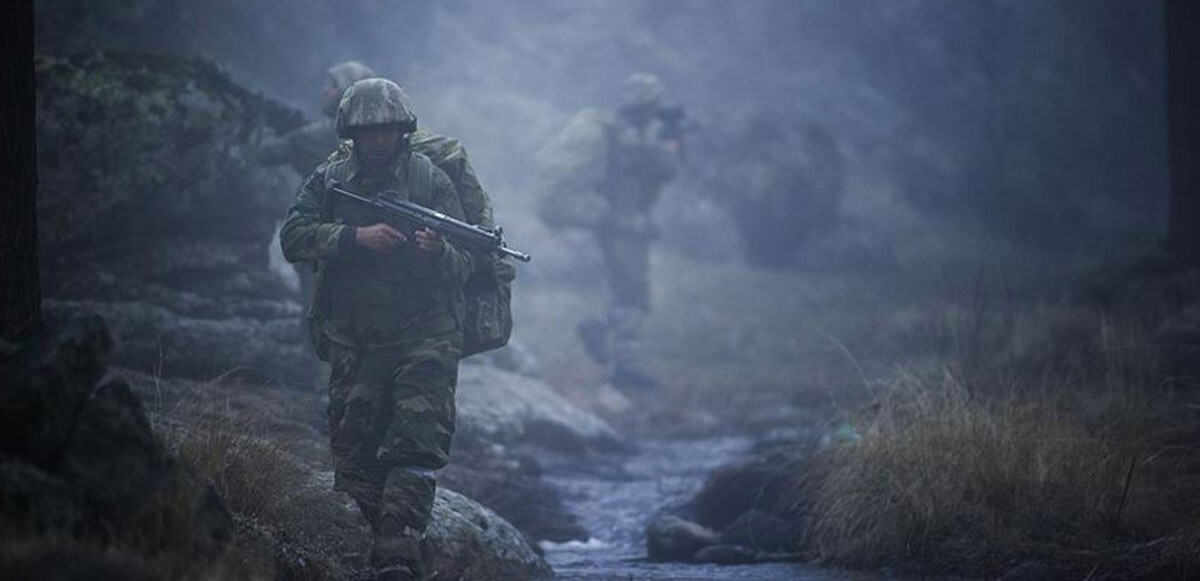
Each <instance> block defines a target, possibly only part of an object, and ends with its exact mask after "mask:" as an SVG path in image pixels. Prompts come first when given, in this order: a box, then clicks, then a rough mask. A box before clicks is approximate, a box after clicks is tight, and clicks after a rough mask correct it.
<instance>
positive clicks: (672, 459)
mask: <svg viewBox="0 0 1200 581" xmlns="http://www.w3.org/2000/svg"><path fill="white" fill-rule="evenodd" d="M751 445H752V441H751V440H749V439H747V438H741V437H723V438H705V439H691V440H650V441H645V442H642V443H641V444H640V445H639V449H638V451H637V452H636V453H635V454H633V455H630V456H623V457H620V458H617V459H614V458H608V459H602V460H597V461H596V462H594V463H593V464H591V465H587V466H579V465H571V464H567V463H564V464H561V465H556V464H555V463H549V464H548V465H547V467H546V473H547V478H548V480H550V481H551V482H553V483H554V484H556V485H557V486H559V487H560V488H561V489H562V490H563V491H564V496H565V497H566V501H567V504H568V505H569V506H570V508H571V509H572V510H573V511H574V512H575V514H577V515H580V518H581V521H582V524H583V525H584V527H586V528H587V529H588V530H589V531H591V533H592V535H593V536H592V538H591V539H589V540H588V541H587V542H586V543H583V542H570V543H543V545H542V546H543V548H544V549H546V559H547V561H549V562H550V564H551V565H552V566H553V567H554V570H555V572H556V573H557V575H558V578H559V579H568V580H581V581H582V580H587V581H601V580H603V581H622V580H634V579H668V580H689V581H690V580H713V581H717V580H728V579H745V580H751V579H752V580H755V581H783V580H814V581H815V580H822V581H836V580H851V579H853V580H859V579H862V580H867V579H870V580H875V579H881V578H883V577H882V576H881V575H879V574H878V573H859V572H848V571H839V570H833V569H826V568H821V567H815V566H811V565H802V564H796V563H764V564H753V565H696V564H686V563H652V562H649V561H647V560H646V539H645V534H644V529H645V527H646V524H647V523H648V522H649V519H650V518H651V517H652V516H653V515H654V514H655V512H657V511H658V510H659V509H660V508H662V507H664V506H667V505H669V504H673V503H675V502H679V501H682V500H684V499H687V498H690V497H691V496H692V495H693V494H695V493H696V492H697V491H698V490H699V489H700V487H701V486H702V485H703V484H704V481H705V479H706V478H707V477H708V475H709V474H710V473H711V472H712V471H713V469H715V468H717V467H718V466H721V465H723V464H727V463H729V462H731V461H733V460H736V459H737V458H739V457H741V456H742V455H743V454H745V453H746V451H747V450H748V449H749V448H750V447H751Z"/></svg>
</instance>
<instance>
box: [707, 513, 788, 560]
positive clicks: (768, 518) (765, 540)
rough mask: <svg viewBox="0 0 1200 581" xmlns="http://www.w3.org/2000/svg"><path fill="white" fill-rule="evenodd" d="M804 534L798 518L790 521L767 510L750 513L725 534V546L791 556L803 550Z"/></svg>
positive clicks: (727, 528) (732, 524) (730, 527)
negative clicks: (801, 543) (802, 535)
mask: <svg viewBox="0 0 1200 581" xmlns="http://www.w3.org/2000/svg"><path fill="white" fill-rule="evenodd" d="M802 532H803V529H801V527H800V519H799V518H798V517H795V518H791V519H787V518H784V517H781V516H779V515H777V514H772V513H769V512H766V511H763V510H758V509H750V510H748V511H746V512H744V513H742V514H741V515H739V516H738V517H737V518H736V519H734V520H733V522H731V523H729V525H727V526H726V527H725V528H724V529H722V530H721V542H722V543H726V544H730V545H738V546H742V547H750V548H753V549H754V550H756V551H765V552H787V551H795V550H797V549H798V548H799V547H800V540H801V539H800V536H801V534H802Z"/></svg>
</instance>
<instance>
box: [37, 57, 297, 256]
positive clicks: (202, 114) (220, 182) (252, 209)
mask: <svg viewBox="0 0 1200 581" xmlns="http://www.w3.org/2000/svg"><path fill="white" fill-rule="evenodd" d="M35 67H36V71H37V81H38V89H39V90H38V103H37V109H38V119H37V125H38V178H39V183H38V185H39V192H38V194H39V195H38V205H39V215H38V235H39V240H40V242H41V248H40V250H42V251H44V252H45V255H44V258H45V259H49V261H50V262H51V263H52V264H53V263H54V262H55V261H57V259H59V258H62V257H64V256H69V255H72V254H76V253H84V254H87V255H89V256H93V257H95V256H97V254H98V253H103V252H104V251H106V250H116V249H117V248H119V247H121V246H124V245H131V246H134V247H136V246H138V245H137V244H131V243H134V242H140V243H141V245H142V246H152V244H150V243H151V242H152V241H153V240H154V239H155V238H161V237H170V236H174V235H179V234H187V235H188V236H189V237H191V238H202V237H208V236H211V237H217V238H226V239H241V240H247V239H250V240H258V241H262V242H264V243H265V242H266V241H267V240H270V238H271V231H272V229H273V227H274V222H275V221H276V220H278V219H279V218H280V217H281V216H282V215H283V211H284V210H285V209H286V208H287V205H288V203H289V202H290V196H291V195H294V193H295V190H294V189H291V187H292V186H294V185H296V184H295V183H294V182H291V181H289V178H288V177H287V176H289V174H287V173H286V172H284V171H283V170H275V169H267V168H260V167H258V166H257V164H254V163H252V162H253V159H252V156H251V153H252V150H253V148H254V147H255V146H256V144H257V143H258V142H259V141H261V140H262V139H264V138H265V137H266V136H267V135H271V134H274V133H275V132H276V131H277V130H282V129H284V128H286V127H288V126H289V125H290V124H291V123H292V122H294V121H295V119H294V118H293V119H289V118H288V116H287V115H286V114H284V115H281V114H280V111H281V110H282V109H283V108H282V107H280V106H279V105H277V104H275V103H273V102H271V101H269V100H268V99H266V98H264V97H261V96H259V95H256V94H253V93H251V92H250V91H248V90H246V89H244V88H242V87H240V86H238V85H237V84H235V83H233V82H232V81H231V80H230V79H229V77H228V76H227V75H226V74H225V73H224V72H223V71H222V70H221V69H220V68H218V67H217V66H216V65H215V64H213V63H212V62H210V61H207V60H204V59H202V58H196V57H182V56H172V55H149V54H131V53H114V52H94V53H89V54H83V55H78V56H73V57H70V58H66V59H61V58H50V57H39V58H38V59H37V60H36V62H35ZM80 160H86V162H87V163H86V164H81V163H79V162H80ZM292 179H294V178H292ZM262 259H263V261H265V260H266V254H265V252H264V253H263V257H262Z"/></svg>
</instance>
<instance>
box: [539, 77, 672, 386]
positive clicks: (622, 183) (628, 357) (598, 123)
mask: <svg viewBox="0 0 1200 581" xmlns="http://www.w3.org/2000/svg"><path fill="white" fill-rule="evenodd" d="M621 89H622V90H621V96H622V104H621V106H620V108H619V109H618V110H617V112H616V113H615V114H610V113H606V112H601V111H595V110H585V111H582V112H580V113H578V114H577V115H576V116H575V117H574V118H573V119H572V120H571V122H570V123H569V124H568V126H567V127H566V128H565V129H564V130H563V131H562V132H561V133H560V134H559V135H558V136H557V137H556V138H555V139H554V140H553V141H552V142H551V143H550V144H549V145H548V146H547V147H545V148H544V149H543V150H542V152H541V154H540V161H541V164H542V171H543V178H544V179H545V180H546V181H547V183H548V185H547V188H548V190H549V191H548V192H547V194H548V195H547V196H546V197H545V198H543V200H542V204H541V206H540V208H539V215H540V217H541V218H542V220H543V222H545V223H546V224H547V225H549V226H551V227H553V228H564V227H578V228H585V229H588V230H591V231H592V232H593V233H594V234H595V236H596V241H597V243H598V244H599V247H600V251H601V255H602V256H603V260H604V270H605V274H606V278H607V280H608V291H609V305H608V308H607V310H606V312H605V313H604V314H603V315H602V316H598V317H594V318H590V319H586V320H584V321H583V322H581V323H580V324H579V327H578V331H579V334H580V338H581V339H582V341H583V344H584V346H585V347H586V348H587V350H588V353H589V354H590V355H591V356H592V358H593V359H595V360H596V361H597V362H598V363H600V364H602V365H606V366H608V369H609V380H610V382H611V383H612V384H613V385H614V386H615V387H618V388H632V389H649V388H654V387H657V386H658V381H657V380H656V379H655V378H654V377H653V376H652V375H651V374H650V373H649V372H648V371H647V370H646V367H645V363H644V361H643V358H642V351H643V349H642V344H641V339H642V327H643V321H644V319H645V318H646V315H647V313H648V312H649V310H650V304H651V301H650V277H649V268H650V263H649V257H650V245H651V242H653V240H654V239H655V238H656V237H657V229H656V227H655V225H654V223H653V219H652V217H651V210H652V209H653V207H654V204H655V202H657V201H658V198H659V197H660V196H661V194H662V189H663V187H664V186H665V185H666V184H667V183H668V182H670V181H671V180H672V179H673V178H674V177H675V174H676V173H677V171H678V166H679V163H680V161H681V153H682V141H681V133H680V132H679V131H677V129H678V127H677V126H676V125H674V124H675V123H677V122H678V119H677V117H678V116H679V113H678V111H680V110H679V109H676V108H668V107H664V105H663V97H664V95H665V93H666V87H665V85H664V84H663V82H662V81H661V80H660V79H659V78H658V77H657V76H655V75H652V74H649V73H636V74H633V75H631V76H630V77H628V78H627V79H626V80H625V81H624V83H623V85H622V87H621Z"/></svg>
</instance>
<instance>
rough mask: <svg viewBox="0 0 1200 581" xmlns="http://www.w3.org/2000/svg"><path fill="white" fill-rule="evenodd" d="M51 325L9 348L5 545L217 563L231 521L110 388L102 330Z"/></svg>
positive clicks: (1, 404) (84, 322) (123, 391)
mask: <svg viewBox="0 0 1200 581" xmlns="http://www.w3.org/2000/svg"><path fill="white" fill-rule="evenodd" d="M48 326H49V328H50V329H53V331H51V332H50V333H49V334H48V335H47V336H46V337H45V338H43V339H41V340H39V341H37V342H34V343H31V344H28V345H13V344H3V345H0V376H3V377H5V378H6V381H7V383H6V388H5V389H3V390H0V523H3V526H2V527H0V528H3V530H4V532H5V537H6V539H9V540H12V541H13V542H17V541H21V542H24V543H25V544H27V545H32V546H39V541H38V540H39V539H42V540H43V541H41V545H40V546H43V547H45V546H49V545H53V544H54V543H59V542H60V541H61V540H62V539H76V540H78V541H80V542H83V543H84V544H85V545H87V544H97V545H110V546H114V547H118V548H120V549H122V550H127V551H132V552H134V553H140V554H156V553H157V554H168V555H172V556H174V558H177V559H179V563H178V564H185V563H188V562H194V561H199V562H203V561H207V560H211V559H213V558H215V557H217V556H218V555H219V554H220V553H221V552H222V551H223V550H224V549H225V547H226V546H227V544H228V541H229V539H230V537H231V535H232V531H233V526H232V521H231V519H230V515H229V512H228V511H227V509H226V507H225V505H224V503H223V502H222V501H221V499H220V498H219V497H218V496H217V494H216V493H215V491H214V490H213V488H212V487H211V486H209V485H208V484H207V483H206V482H205V481H204V480H203V479H202V478H200V477H198V476H197V475H195V474H194V473H193V472H191V471H189V470H187V469H186V468H185V467H182V466H180V465H179V463H178V462H176V460H175V458H174V457H173V456H172V455H171V454H169V453H168V451H167V449H166V448H165V447H164V446H163V444H162V442H161V441H160V440H159V438H158V437H157V436H156V435H155V434H154V432H153V431H152V430H151V428H150V424H149V423H148V422H147V420H146V416H145V414H144V412H143V409H142V405H141V403H140V401H139V399H138V398H137V397H136V396H135V395H134V393H133V392H132V391H131V390H130V387H129V385H128V384H126V383H125V382H123V381H119V380H103V376H104V373H105V369H106V359H107V357H108V353H109V349H110V348H111V344H112V342H111V339H110V338H109V337H108V333H107V331H106V330H105V327H104V324H103V321H102V320H100V319H99V318H98V317H96V316H95V315H81V314H70V315H68V316H63V317H49V318H48ZM34 553H37V551H33V552H31V553H30V554H34ZM21 566H24V565H22V564H21V563H19V562H18V563H16V564H13V563H5V564H4V565H2V566H0V569H4V568H7V567H17V568H19V567H21ZM184 566H185V567H186V566H187V565H184ZM200 567H201V568H202V567H203V565H200ZM0 576H5V575H4V574H3V571H0Z"/></svg>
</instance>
